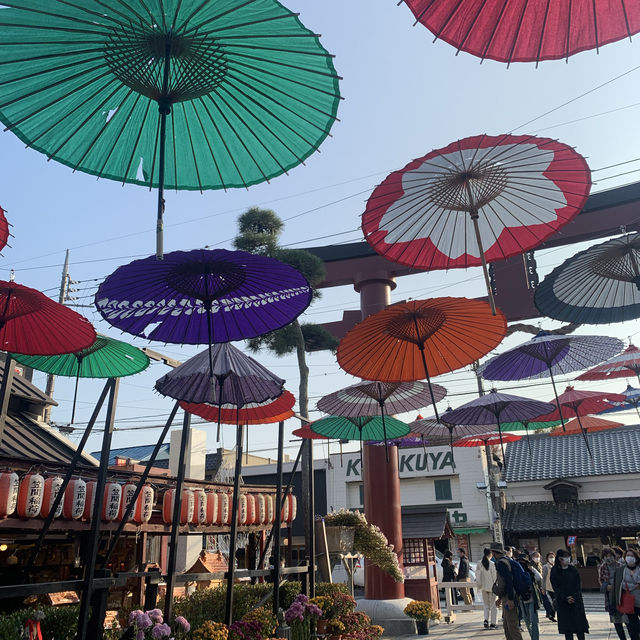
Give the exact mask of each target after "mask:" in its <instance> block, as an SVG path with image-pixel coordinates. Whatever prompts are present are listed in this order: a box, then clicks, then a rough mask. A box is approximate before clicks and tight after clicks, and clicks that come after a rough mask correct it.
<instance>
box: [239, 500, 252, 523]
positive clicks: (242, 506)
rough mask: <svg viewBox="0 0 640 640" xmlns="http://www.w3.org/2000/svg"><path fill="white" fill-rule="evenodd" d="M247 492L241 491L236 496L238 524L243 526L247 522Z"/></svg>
mask: <svg viewBox="0 0 640 640" xmlns="http://www.w3.org/2000/svg"><path fill="white" fill-rule="evenodd" d="M248 515H249V514H248V512H247V494H246V493H241V494H240V496H239V497H238V524H239V525H241V526H244V525H245V524H247V516H248Z"/></svg>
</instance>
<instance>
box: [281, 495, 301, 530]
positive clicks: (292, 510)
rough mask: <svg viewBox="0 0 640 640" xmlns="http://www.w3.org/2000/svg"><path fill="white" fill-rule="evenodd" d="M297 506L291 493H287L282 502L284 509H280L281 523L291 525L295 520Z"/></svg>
mask: <svg viewBox="0 0 640 640" xmlns="http://www.w3.org/2000/svg"><path fill="white" fill-rule="evenodd" d="M297 510H298V505H297V501H296V497H295V496H294V495H293V494H292V493H288V494H287V496H286V498H285V500H284V507H283V509H282V522H286V523H288V524H289V523H291V522H293V521H294V520H295V518H296V512H297Z"/></svg>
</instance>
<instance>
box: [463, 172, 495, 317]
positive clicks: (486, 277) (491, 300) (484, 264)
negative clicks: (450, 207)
mask: <svg viewBox="0 0 640 640" xmlns="http://www.w3.org/2000/svg"><path fill="white" fill-rule="evenodd" d="M467 191H468V192H469V197H471V190H470V188H469V185H468V183H467ZM470 214H471V220H472V221H473V230H474V231H475V234H476V242H477V243H478V251H479V253H480V262H481V263H482V273H483V274H484V284H485V286H486V287H487V296H488V297H489V305H490V306H491V313H492V314H493V315H494V316H495V315H496V301H495V300H494V298H493V291H491V280H490V279H489V268H488V267H487V260H486V258H485V257H484V248H483V247H482V238H481V236H480V226H479V224H478V211H477V210H476V209H474V210H473V211H470Z"/></svg>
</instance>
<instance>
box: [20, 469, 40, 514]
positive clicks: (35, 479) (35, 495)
mask: <svg viewBox="0 0 640 640" xmlns="http://www.w3.org/2000/svg"><path fill="white" fill-rule="evenodd" d="M43 493H44V478H43V477H42V476H41V475H40V474H39V473H28V474H27V475H26V476H24V478H22V480H21V481H20V489H19V490H18V505H17V511H18V515H19V516H20V517H21V518H36V517H37V516H38V514H39V513H40V509H41V508H42V494H43Z"/></svg>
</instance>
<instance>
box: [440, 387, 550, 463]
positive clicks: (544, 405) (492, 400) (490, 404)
mask: <svg viewBox="0 0 640 640" xmlns="http://www.w3.org/2000/svg"><path fill="white" fill-rule="evenodd" d="M554 408H555V407H554V406H553V404H550V403H549V402H541V401H540V400H534V399H532V398H525V397H524V396H512V395H510V394H508V393H498V392H497V391H496V390H495V389H492V390H491V393H487V394H485V395H484V396H481V397H480V398H476V399H475V400H472V401H471V402H467V403H466V404H463V405H462V406H461V407H458V408H457V409H453V410H452V411H450V412H449V413H447V414H446V421H447V422H448V423H449V424H456V425H459V424H469V425H483V424H484V425H488V424H495V425H497V426H498V432H499V433H500V436H502V431H501V429H500V426H501V424H502V423H505V422H518V421H522V420H529V419H532V418H537V417H538V416H541V415H544V414H546V413H550V412H551V411H553V409H554ZM500 446H501V448H502V459H503V460H504V459H505V458H504V445H503V444H502V437H501V438H500Z"/></svg>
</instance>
